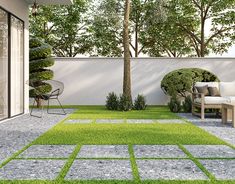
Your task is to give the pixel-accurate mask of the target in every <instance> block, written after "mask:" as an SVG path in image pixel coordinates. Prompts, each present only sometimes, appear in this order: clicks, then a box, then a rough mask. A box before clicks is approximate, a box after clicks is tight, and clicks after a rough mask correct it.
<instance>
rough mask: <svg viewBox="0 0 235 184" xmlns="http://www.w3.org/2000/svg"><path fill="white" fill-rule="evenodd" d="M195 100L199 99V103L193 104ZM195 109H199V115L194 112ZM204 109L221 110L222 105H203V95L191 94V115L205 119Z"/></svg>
mask: <svg viewBox="0 0 235 184" xmlns="http://www.w3.org/2000/svg"><path fill="white" fill-rule="evenodd" d="M196 98H200V99H201V103H199V102H195V99H196ZM196 108H199V109H200V113H197V112H196ZM205 109H222V104H205V95H204V94H202V93H192V115H195V116H199V117H201V119H202V120H204V119H205Z"/></svg>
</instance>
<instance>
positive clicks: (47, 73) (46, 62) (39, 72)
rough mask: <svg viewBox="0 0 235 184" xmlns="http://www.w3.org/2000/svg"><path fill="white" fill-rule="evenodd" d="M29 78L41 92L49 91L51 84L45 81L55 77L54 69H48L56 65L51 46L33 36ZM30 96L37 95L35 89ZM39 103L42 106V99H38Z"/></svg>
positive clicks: (30, 41)
mask: <svg viewBox="0 0 235 184" xmlns="http://www.w3.org/2000/svg"><path fill="white" fill-rule="evenodd" d="M29 47H30V50H29V79H30V81H31V82H30V84H31V85H33V86H34V87H36V89H37V91H39V92H40V93H41V94H46V93H49V92H50V91H51V90H52V88H51V86H50V85H49V84H47V83H45V82H43V81H45V80H51V79H52V78H53V76H54V75H53V71H52V70H50V69H48V67H51V66H53V65H54V59H53V58H52V56H51V54H52V49H51V47H50V46H49V45H48V44H46V43H44V42H43V41H41V40H39V39H37V38H32V39H30V40H29ZM29 94H30V97H35V96H36V95H37V93H36V92H35V90H30V92H29ZM37 105H38V106H40V99H38V100H37Z"/></svg>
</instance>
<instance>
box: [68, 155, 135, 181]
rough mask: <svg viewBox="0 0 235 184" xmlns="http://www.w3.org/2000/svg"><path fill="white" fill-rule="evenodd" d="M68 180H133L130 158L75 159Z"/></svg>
mask: <svg viewBox="0 0 235 184" xmlns="http://www.w3.org/2000/svg"><path fill="white" fill-rule="evenodd" d="M66 179H68V180H132V179H133V175H132V169H131V163H130V161H129V160H75V161H74V163H73V165H72V166H71V168H70V170H69V172H68V174H67V176H66Z"/></svg>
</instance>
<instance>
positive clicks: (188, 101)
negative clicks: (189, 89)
mask: <svg viewBox="0 0 235 184" xmlns="http://www.w3.org/2000/svg"><path fill="white" fill-rule="evenodd" d="M182 108H183V110H184V112H188V113H189V112H192V97H191V96H187V97H186V98H185V99H184V101H183V105H182Z"/></svg>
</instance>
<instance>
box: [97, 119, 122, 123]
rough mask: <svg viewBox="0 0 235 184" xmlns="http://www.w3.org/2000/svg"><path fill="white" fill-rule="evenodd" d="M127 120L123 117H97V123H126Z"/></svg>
mask: <svg viewBox="0 0 235 184" xmlns="http://www.w3.org/2000/svg"><path fill="white" fill-rule="evenodd" d="M124 122H125V120H123V119H97V120H96V123H101V124H102V123H108V124H118V123H124Z"/></svg>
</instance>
